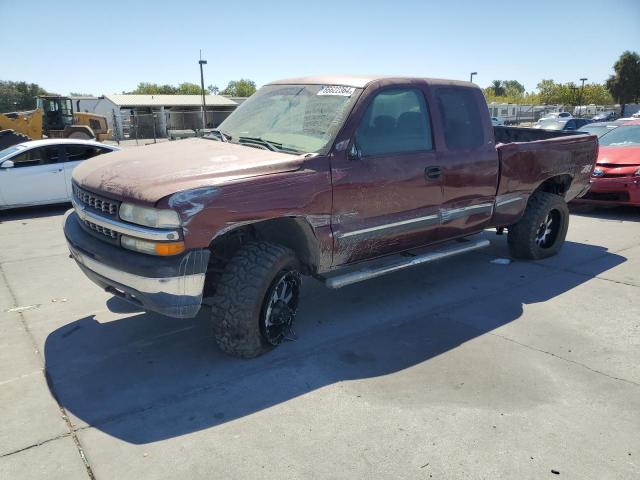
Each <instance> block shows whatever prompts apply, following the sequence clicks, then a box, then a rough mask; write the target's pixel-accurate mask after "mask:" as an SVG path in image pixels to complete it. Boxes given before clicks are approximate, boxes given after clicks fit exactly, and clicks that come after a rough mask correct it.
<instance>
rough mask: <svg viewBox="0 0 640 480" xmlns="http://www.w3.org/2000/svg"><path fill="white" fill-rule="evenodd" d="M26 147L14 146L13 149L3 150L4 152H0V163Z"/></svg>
mask: <svg viewBox="0 0 640 480" xmlns="http://www.w3.org/2000/svg"><path fill="white" fill-rule="evenodd" d="M25 148H26V147H25V146H24V145H14V146H13V147H9V148H5V149H4V150H0V162H1V161H2V160H3V159H5V158H7V157H9V156H10V155H13V154H14V153H16V152H19V151H20V150H24V149H25Z"/></svg>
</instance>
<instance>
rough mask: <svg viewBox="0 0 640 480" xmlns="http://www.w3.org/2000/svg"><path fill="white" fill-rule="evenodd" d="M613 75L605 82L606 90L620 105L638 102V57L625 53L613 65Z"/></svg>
mask: <svg viewBox="0 0 640 480" xmlns="http://www.w3.org/2000/svg"><path fill="white" fill-rule="evenodd" d="M613 70H614V72H615V74H614V75H611V76H610V77H609V79H608V80H607V83H606V85H607V90H609V93H611V95H612V96H613V97H614V98H615V99H616V100H617V101H618V103H620V104H621V105H624V104H625V103H632V102H633V103H638V101H639V100H640V55H638V54H637V53H636V52H630V51H626V52H624V53H623V54H622V55H620V58H619V59H618V61H617V62H616V63H615V64H614V65H613Z"/></svg>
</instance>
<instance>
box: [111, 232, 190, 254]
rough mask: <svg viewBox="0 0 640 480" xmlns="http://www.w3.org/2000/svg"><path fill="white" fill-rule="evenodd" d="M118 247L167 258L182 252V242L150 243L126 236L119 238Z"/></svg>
mask: <svg viewBox="0 0 640 480" xmlns="http://www.w3.org/2000/svg"><path fill="white" fill-rule="evenodd" d="M120 245H122V246H123V247H124V248H127V249H129V250H133V251H135V252H140V253H146V254H149V255H160V256H167V255H177V254H179V253H182V252H184V242H150V241H148V240H140V239H139V238H133V237H129V236H127V235H122V236H121V237H120Z"/></svg>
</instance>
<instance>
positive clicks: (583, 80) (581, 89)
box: [578, 78, 589, 117]
mask: <svg viewBox="0 0 640 480" xmlns="http://www.w3.org/2000/svg"><path fill="white" fill-rule="evenodd" d="M587 80H589V79H588V78H581V79H580V81H581V82H582V86H581V87H580V106H579V107H578V116H579V117H580V116H582V98H583V97H582V92H583V91H584V82H586V81H587Z"/></svg>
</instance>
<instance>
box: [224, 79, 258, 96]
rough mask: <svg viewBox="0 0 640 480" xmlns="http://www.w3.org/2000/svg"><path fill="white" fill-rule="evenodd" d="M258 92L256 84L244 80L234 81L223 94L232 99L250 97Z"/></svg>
mask: <svg viewBox="0 0 640 480" xmlns="http://www.w3.org/2000/svg"><path fill="white" fill-rule="evenodd" d="M255 92H256V84H255V82H254V81H252V80H247V79H245V78H242V79H240V80H237V81H236V80H232V81H231V82H229V84H228V85H227V88H225V89H224V90H223V91H222V92H221V93H222V95H229V96H231V97H250V96H251V95H253V94H254V93H255Z"/></svg>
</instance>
